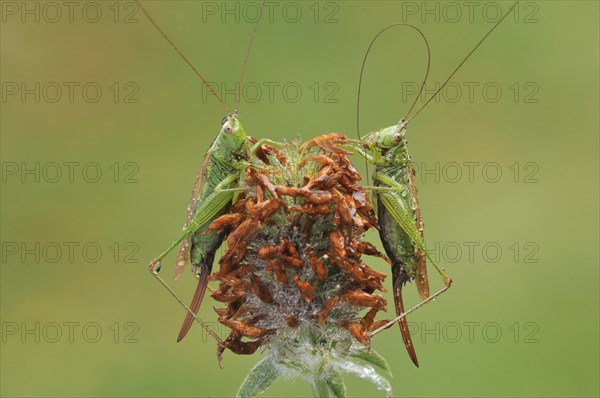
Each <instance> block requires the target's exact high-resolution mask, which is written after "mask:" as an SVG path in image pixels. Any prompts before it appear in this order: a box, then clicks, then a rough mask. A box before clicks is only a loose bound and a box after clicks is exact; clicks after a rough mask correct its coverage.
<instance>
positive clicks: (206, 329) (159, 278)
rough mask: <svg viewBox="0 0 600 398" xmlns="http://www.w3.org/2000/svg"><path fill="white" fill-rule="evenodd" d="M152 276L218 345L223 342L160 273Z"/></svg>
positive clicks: (154, 273)
mask: <svg viewBox="0 0 600 398" xmlns="http://www.w3.org/2000/svg"><path fill="white" fill-rule="evenodd" d="M152 275H154V277H155V278H156V279H157V280H158V281H159V282H160V283H161V284H162V285H163V286H164V287H165V289H167V290H168V291H169V293H171V295H172V296H173V297H174V298H175V300H177V302H178V303H179V304H180V305H181V306H182V307H183V308H184V309H185V310H186V312H187V314H188V316H191V317H192V318H193V319H194V320H195V321H196V322H198V323H199V324H200V326H202V328H203V329H204V330H205V331H206V333H208V334H209V335H211V336H212V337H213V338H214V339H215V340H216V341H217V342H218V343H221V342H222V340H221V338H220V337H219V336H218V335H217V334H216V333H215V332H214V330H212V329H211V328H210V327H209V326H208V325H207V324H206V323H204V322H203V321H202V319H200V318H198V315H196V314H195V313H194V312H193V311H192V310H191V309H190V308H189V307H188V306H187V305H186V304H185V303H184V302H183V300H182V299H181V298H180V297H179V296H178V295H177V293H175V291H174V290H173V289H171V287H170V286H169V285H168V284H167V282H165V281H164V280H163V278H161V277H160V275H159V274H158V273H156V272H153V273H152Z"/></svg>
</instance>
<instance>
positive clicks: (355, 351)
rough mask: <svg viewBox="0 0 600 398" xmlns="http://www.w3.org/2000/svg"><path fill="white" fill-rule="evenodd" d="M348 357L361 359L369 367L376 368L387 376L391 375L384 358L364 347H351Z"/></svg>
mask: <svg viewBox="0 0 600 398" xmlns="http://www.w3.org/2000/svg"><path fill="white" fill-rule="evenodd" d="M348 355H350V356H351V357H354V358H358V359H362V360H363V361H365V362H367V363H370V364H371V365H374V366H377V367H378V368H379V369H381V370H384V371H385V373H386V374H387V375H388V376H391V375H392V371H391V370H390V366H389V365H388V363H387V361H386V360H385V358H384V357H382V356H381V355H379V354H378V353H377V352H376V351H375V350H371V351H369V350H368V349H366V348H365V347H362V346H361V347H356V346H354V347H352V348H351V349H350V351H349V352H348Z"/></svg>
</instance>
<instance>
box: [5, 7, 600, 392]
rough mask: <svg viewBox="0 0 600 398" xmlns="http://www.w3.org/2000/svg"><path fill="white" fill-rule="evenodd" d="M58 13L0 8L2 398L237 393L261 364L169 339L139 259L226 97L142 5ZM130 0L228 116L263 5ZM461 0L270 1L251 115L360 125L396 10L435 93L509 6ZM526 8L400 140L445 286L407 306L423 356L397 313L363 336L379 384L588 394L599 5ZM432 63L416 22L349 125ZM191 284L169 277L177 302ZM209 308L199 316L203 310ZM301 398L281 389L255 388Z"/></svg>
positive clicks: (591, 382) (382, 108)
mask: <svg viewBox="0 0 600 398" xmlns="http://www.w3.org/2000/svg"><path fill="white" fill-rule="evenodd" d="M48 4H50V6H49V5H48ZM52 4H55V6H54V8H53V6H52ZM56 4H58V8H57V7H56ZM73 4H74V6H73V8H72V9H71V10H72V14H71V15H69V8H68V7H67V6H65V5H62V3H61V2H57V3H54V2H34V1H29V2H10V1H3V2H2V4H1V6H2V25H1V42H0V43H1V49H2V52H1V55H2V57H1V58H2V59H1V80H2V102H1V106H2V109H1V133H2V137H1V155H2V201H1V219H2V224H1V241H2V264H1V294H2V296H1V304H0V305H1V321H2V342H1V346H0V348H1V350H2V355H1V362H0V363H1V379H0V385H1V390H0V392H1V395H2V396H14V397H20V396H28V397H31V396H78V397H92V396H93V397H99V396H122V397H129V396H131V397H133V396H159V397H162V396H165V397H166V396H223V397H227V396H232V395H234V394H235V392H236V390H237V387H238V386H239V385H240V383H241V381H242V380H243V377H244V375H245V373H246V372H247V371H248V369H249V368H250V367H251V366H252V365H253V364H254V363H255V362H256V361H257V360H258V357H259V355H258V354H256V355H253V356H250V357H242V356H236V355H233V354H231V353H230V352H227V353H226V355H225V360H224V369H223V370H221V369H219V367H218V366H217V362H216V358H215V344H214V342H212V341H210V340H209V339H207V338H206V337H205V336H203V335H202V333H201V330H200V328H198V327H194V329H193V330H192V332H191V333H190V335H189V336H188V337H187V338H186V339H185V340H184V341H183V342H180V343H176V342H175V337H176V335H177V332H178V330H179V326H180V323H181V322H182V320H183V317H184V313H183V311H182V309H181V308H180V307H179V306H178V305H177V303H176V302H175V301H174V300H173V299H172V298H171V297H170V295H169V294H168V292H166V291H165V290H164V289H162V287H161V286H160V285H159V284H158V283H156V281H155V280H154V279H153V278H152V277H151V276H150V274H149V273H148V272H147V270H146V264H147V262H148V261H149V260H150V259H152V258H153V257H155V256H156V255H157V254H158V253H159V252H160V251H162V249H164V248H165V247H166V246H167V245H168V243H170V242H171V240H172V239H173V238H174V237H175V236H176V235H177V234H178V233H179V231H180V226H181V224H182V222H183V219H184V215H185V208H186V205H187V201H188V200H189V195H190V192H191V187H192V184H193V181H194V178H195V174H196V172H197V170H198V168H199V166H200V164H201V161H202V158H203V155H204V152H205V151H206V149H207V148H208V146H209V144H210V142H211V140H212V139H213V137H214V135H215V134H216V132H217V131H218V129H219V127H220V124H219V123H220V121H221V119H222V117H223V116H224V111H223V109H222V108H221V107H220V106H219V104H218V103H217V101H215V100H214V98H212V97H210V96H207V95H206V94H205V90H204V89H203V87H202V85H201V82H200V80H199V79H197V78H196V77H195V76H194V75H193V74H192V73H191V72H190V71H189V69H188V67H187V66H186V65H185V64H184V63H183V62H182V61H181V59H179V58H178V57H177V55H176V54H175V53H174V52H173V50H172V49H171V48H170V47H169V45H168V44H167V43H166V42H165V41H164V40H163V39H162V38H161V37H160V35H159V34H158V33H157V32H156V31H155V30H154V29H153V28H152V26H151V25H150V23H149V22H148V20H147V19H146V18H145V17H144V15H143V14H142V13H141V12H140V11H139V10H138V9H137V8H136V6H135V4H134V3H132V2H128V1H124V2H113V1H99V2H74V3H73ZM144 4H145V6H146V7H147V9H148V11H149V12H150V13H151V14H152V15H153V16H154V18H155V19H156V20H157V22H158V23H159V24H160V26H161V27H162V28H163V29H164V31H165V32H167V33H168V34H169V35H170V37H171V38H172V39H173V41H174V42H175V43H177V44H178V45H179V46H180V48H181V49H182V51H183V52H184V53H185V54H187V56H188V57H189V58H190V59H191V60H192V62H193V63H194V64H195V65H196V66H197V68H198V69H200V70H201V71H202V73H203V74H204V75H205V76H206V78H207V79H208V80H210V81H214V82H218V83H219V88H220V90H222V89H226V90H229V94H227V95H225V99H226V101H227V103H228V104H229V106H230V107H233V101H234V95H233V94H232V90H233V87H234V85H235V82H236V81H237V80H238V77H239V72H240V68H241V64H242V60H243V57H244V54H245V51H246V47H247V44H248V41H249V37H250V32H251V30H252V27H253V25H252V21H253V19H254V16H255V13H256V3H250V5H248V4H247V3H240V2H226V3H223V2H204V3H203V2H194V1H169V2H167V1H147V2H145V3H144ZM469 4H471V6H467V5H465V4H464V3H463V2H401V1H397V2H394V1H379V2H377V1H369V2H367V1H348V2H312V1H307V2H273V3H272V5H271V8H270V9H268V10H267V11H266V13H265V17H264V18H263V21H262V23H261V24H260V26H259V28H258V33H257V36H256V41H255V44H254V49H253V51H252V54H251V56H250V59H249V63H248V70H247V74H246V82H247V85H245V88H246V91H245V95H244V96H243V98H242V102H241V105H240V117H241V120H242V121H243V123H244V125H245V127H246V130H247V131H248V132H249V133H250V134H251V135H253V136H256V137H269V138H273V139H290V138H293V137H295V136H296V135H297V134H300V135H301V136H302V137H303V138H305V139H308V138H311V137H313V136H315V135H318V134H321V133H327V132H342V133H346V134H348V135H354V134H355V132H356V91H357V82H358V74H359V70H360V64H361V62H362V57H363V55H364V52H365V50H366V48H367V46H368V44H369V42H370V40H371V39H372V38H373V36H374V35H375V34H376V33H377V32H378V30H379V29H381V28H383V27H384V26H386V25H388V24H391V23H395V22H408V23H412V24H415V25H417V26H419V27H420V28H421V29H422V30H423V31H424V32H425V33H426V35H427V37H428V39H429V41H430V44H431V51H432V67H431V74H430V80H429V82H428V83H427V90H428V93H429V94H428V95H431V93H432V91H433V90H434V89H435V87H436V84H439V83H440V82H442V81H444V80H445V78H446V77H447V76H448V75H449V73H450V72H451V71H452V70H453V68H454V67H455V66H456V65H457V64H458V63H459V62H460V61H461V59H462V58H463V57H464V56H465V55H466V54H467V53H468V52H469V51H470V49H471V48H472V47H473V46H474V44H475V43H476V42H477V41H478V40H479V39H480V38H481V37H482V36H483V35H484V34H485V33H486V32H487V31H488V30H489V29H490V27H491V26H492V22H491V21H494V20H495V19H496V16H497V12H498V10H500V11H506V10H507V9H508V8H509V6H510V2H481V3H479V2H477V3H469ZM469 7H471V8H469ZM36 9H37V11H36ZM28 10H29V11H28ZM31 10H33V11H31ZM57 10H58V11H60V13H61V14H60V15H59V14H57V13H56V12H57ZM227 10H229V11H227ZM518 11H519V12H518V14H517V15H516V16H511V17H509V18H508V20H507V21H505V23H504V24H502V25H501V26H500V27H499V28H498V29H497V30H496V31H495V32H494V34H493V35H492V36H491V37H490V38H489V40H488V41H487V42H486V43H485V44H484V45H483V46H482V47H481V48H480V49H479V50H478V51H477V52H476V53H475V54H474V55H473V57H472V58H471V59H470V60H469V61H468V63H467V64H466V65H465V66H464V68H463V69H461V70H460V72H459V73H458V74H457V75H456V76H455V77H454V78H453V79H452V84H451V85H449V86H448V88H447V89H446V90H444V91H443V92H442V96H441V97H440V99H439V101H434V102H433V103H432V104H431V106H429V107H428V108H427V109H426V110H425V111H423V113H422V114H421V115H420V116H419V117H418V118H417V119H415V120H414V122H412V125H411V127H410V129H409V132H408V136H409V141H410V149H411V152H412V157H413V160H414V162H415V163H416V164H417V167H418V168H419V170H420V171H419V176H418V181H419V193H420V203H421V207H422V210H423V213H424V218H425V222H426V227H427V228H426V238H427V242H428V245H429V246H430V247H432V248H433V250H434V251H435V254H436V256H439V257H440V259H441V261H442V263H443V264H445V266H446V269H447V271H448V272H449V273H450V274H451V275H452V277H453V278H454V280H455V284H454V287H453V288H452V289H451V290H450V291H449V292H448V293H447V294H445V295H443V296H442V297H441V298H440V299H439V300H437V301H436V302H435V303H433V304H430V305H427V306H426V307H425V308H423V309H421V310H419V311H418V312H416V313H415V314H414V315H413V316H411V317H410V319H409V321H410V323H411V328H412V329H413V339H414V341H415V345H416V350H417V353H418V355H419V359H420V362H421V368H419V369H417V368H415V367H414V366H413V365H412V364H411V363H410V360H409V358H408V356H407V354H406V352H405V349H404V347H403V343H402V339H401V337H400V333H399V330H398V329H397V328H393V329H390V330H388V331H387V332H385V333H383V334H381V335H380V336H379V337H377V338H376V339H375V340H374V343H373V347H374V348H375V349H376V350H378V351H379V352H381V353H383V354H384V356H385V357H386V358H387V360H388V361H389V363H390V365H391V368H392V370H393V372H394V378H393V388H394V394H395V396H440V397H441V396H598V395H599V393H600V392H599V380H598V377H599V376H598V374H599V359H598V358H599V346H598V336H599V333H598V331H599V315H598V314H599V308H598V307H599V275H598V241H599V236H598V131H599V125H598V109H599V97H598V93H599V81H598V74H599V64H598V63H599V61H598V56H599V53H598V51H599V50H598V48H599V43H598V41H599V39H598V37H599V31H598V18H599V4H598V2H593V1H538V2H526V1H523V2H521V4H520V5H519V6H518ZM98 12H100V14H98ZM36 13H37V14H36ZM94 21H96V22H94ZM425 62H426V61H425V51H424V49H423V46H422V43H421V42H420V40H419V38H418V35H416V33H415V32H414V31H409V30H394V31H391V32H389V33H387V34H386V35H384V36H383V37H382V38H381V40H380V41H378V42H377V43H376V45H375V46H374V48H373V50H372V54H371V57H370V59H369V62H368V65H367V71H366V74H365V78H364V86H363V92H364V96H363V97H362V106H363V107H362V112H361V130H363V132H367V131H371V130H374V129H376V128H379V127H383V126H387V125H391V124H393V123H395V122H396V121H397V120H398V119H399V118H400V117H402V116H403V115H404V113H403V112H406V110H407V109H408V107H409V104H410V102H411V100H412V99H413V98H414V91H411V90H414V87H415V86H416V85H417V84H418V82H419V81H420V79H421V78H422V75H423V72H424V66H425ZM38 83H39V87H37V88H36V84H38ZM57 87H59V88H60V89H61V91H60V92H58V91H57ZM69 87H72V90H73V91H72V92H71V93H70V92H69ZM98 87H99V88H100V90H101V94H97V93H96V91H97V89H98ZM269 87H272V91H270V90H271V89H270V88H269ZM298 89H300V91H298ZM27 90H29V91H27ZM36 96H37V97H39V98H36ZM422 103H423V101H420V102H419V104H422ZM357 163H359V160H358V159H357ZM361 167H363V166H362V164H361ZM363 168H364V167H363ZM424 168H425V169H427V170H429V171H428V172H427V173H423V169H424ZM28 170H30V171H28ZM69 170H72V175H70V174H69ZM470 171H471V172H472V173H470ZM98 172H100V173H101V174H100V175H98V174H97V173H98ZM57 173H58V174H57ZM457 173H458V174H457ZM498 173H501V174H498ZM371 238H372V240H376V236H375V235H372V236H371ZM69 248H72V249H69ZM469 248H472V250H471V249H469ZM173 262H174V256H171V257H169V259H168V260H167V261H166V262H165V264H167V267H166V269H165V270H164V275H165V276H167V277H169V279H170V274H171V271H172V265H173ZM372 266H373V267H376V268H377V269H381V270H385V269H386V267H385V266H384V264H382V263H381V262H379V261H373V262H372ZM430 272H431V275H432V277H431V280H432V281H434V285H435V286H440V283H439V281H437V280H436V279H435V278H436V276H435V275H434V273H433V271H430ZM184 276H185V277H184V278H182V279H181V280H180V281H178V282H176V283H173V285H174V286H175V288H176V290H177V291H178V292H180V293H181V294H182V295H183V296H184V298H185V299H186V300H189V299H191V295H192V292H193V289H194V286H195V280H194V278H192V277H191V276H190V275H188V274H186V275H184ZM388 283H391V282H389V281H388ZM436 284H437V285H436ZM413 290H414V289H413V288H412V287H409V289H407V291H410V294H409V296H408V298H407V300H408V301H409V302H415V301H416V299H417V297H416V294H414V292H413ZM389 299H390V300H391V297H389ZM214 304H215V303H214V302H212V301H211V299H210V298H207V299H206V300H205V303H204V305H203V308H202V310H201V313H200V316H201V318H203V319H206V320H209V321H212V322H214V321H216V314H215V313H214V312H213V311H212V308H211V307H212V306H213V305H214ZM99 333H100V334H99ZM347 382H348V389H349V394H350V395H351V396H373V395H375V394H378V396H381V393H379V392H376V391H375V390H374V389H373V388H372V387H371V386H370V385H369V384H367V383H366V382H363V381H361V380H356V379H351V378H348V379H347ZM309 394H310V389H309V388H308V386H307V385H306V384H305V383H304V382H302V381H296V382H293V384H292V382H289V381H279V382H278V383H277V384H276V385H275V386H274V387H273V388H272V389H271V390H270V391H269V392H268V393H267V394H265V396H273V397H274V396H307V395H309Z"/></svg>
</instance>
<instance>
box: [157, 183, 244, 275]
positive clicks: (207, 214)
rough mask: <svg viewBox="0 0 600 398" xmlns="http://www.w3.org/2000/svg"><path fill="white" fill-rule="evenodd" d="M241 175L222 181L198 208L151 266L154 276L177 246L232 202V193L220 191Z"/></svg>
mask: <svg viewBox="0 0 600 398" xmlns="http://www.w3.org/2000/svg"><path fill="white" fill-rule="evenodd" d="M238 177H239V175H237V174H231V175H229V176H227V177H225V179H223V181H221V182H220V183H219V184H218V185H217V186H216V187H215V192H213V193H212V194H210V195H209V196H208V197H207V198H206V200H205V201H204V202H202V203H201V204H200V206H198V209H197V210H196V213H195V214H194V218H193V219H192V221H191V222H190V224H189V225H188V227H187V228H186V229H185V230H184V231H183V232H182V233H181V235H179V236H178V237H177V239H175V240H174V241H173V242H172V243H171V245H170V246H169V247H168V248H167V249H166V250H165V251H163V252H162V253H161V254H160V255H159V256H158V257H156V258H155V259H154V260H152V261H151V262H150V264H149V267H148V268H149V270H150V272H151V273H153V274H157V273H158V272H160V266H161V265H160V261H161V260H162V259H163V258H164V257H165V256H166V255H167V254H169V253H170V252H171V251H172V250H173V249H174V248H175V247H177V245H179V244H180V243H181V242H182V241H183V240H184V239H185V238H187V237H188V236H189V235H190V234H192V233H194V232H195V231H196V230H197V229H198V228H200V227H202V226H203V225H205V224H206V223H207V222H209V221H210V220H211V219H212V218H213V217H214V216H215V215H216V214H217V213H218V212H219V210H221V209H222V208H223V207H224V206H226V205H227V203H228V202H229V201H231V200H232V198H233V194H232V193H231V192H219V191H218V189H222V188H223V187H225V186H227V185H229V184H231V183H233V182H235V181H237V179H238Z"/></svg>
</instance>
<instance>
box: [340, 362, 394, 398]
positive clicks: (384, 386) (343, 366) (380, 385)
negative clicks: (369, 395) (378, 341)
mask: <svg viewBox="0 0 600 398" xmlns="http://www.w3.org/2000/svg"><path fill="white" fill-rule="evenodd" d="M336 366H337V367H338V369H340V370H341V371H342V372H346V373H350V374H351V375H354V376H356V377H360V378H361V379H365V380H367V381H370V382H371V383H373V384H375V387H377V389H379V390H381V391H384V392H385V394H386V396H388V397H391V396H392V386H391V384H390V382H389V381H388V380H387V379H386V378H385V377H383V376H381V375H380V374H378V373H377V372H376V371H375V369H373V367H372V366H370V365H359V364H356V363H353V362H351V361H348V360H347V361H339V362H338V363H337V364H336Z"/></svg>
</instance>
